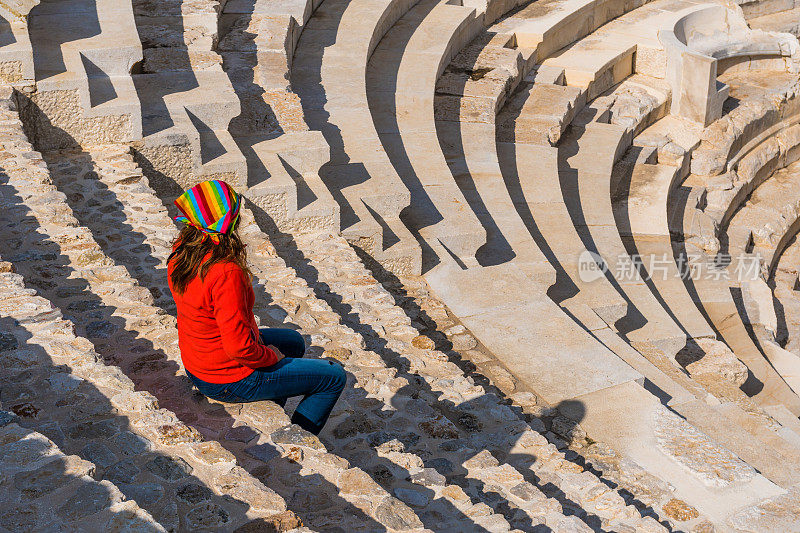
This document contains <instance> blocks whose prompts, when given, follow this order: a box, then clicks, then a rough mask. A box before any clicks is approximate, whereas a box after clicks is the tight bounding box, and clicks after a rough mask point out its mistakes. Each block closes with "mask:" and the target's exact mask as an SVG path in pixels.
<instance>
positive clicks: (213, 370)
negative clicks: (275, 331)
mask: <svg viewBox="0 0 800 533" xmlns="http://www.w3.org/2000/svg"><path fill="white" fill-rule="evenodd" d="M167 270H168V273H169V274H171V273H172V263H171V262H170V264H169V265H168V269H167ZM168 277H169V280H170V281H169V288H170V290H171V291H172V297H173V298H174V299H175V303H176V304H177V308H178V345H179V346H180V350H181V359H182V360H183V366H184V367H186V370H187V371H189V372H190V373H191V374H192V375H194V376H195V377H197V378H200V379H202V380H203V381H207V382H209V383H233V382H235V381H239V380H240V379H243V378H245V377H247V376H249V375H250V374H252V373H253V371H254V370H255V369H256V368H262V367H265V366H270V365H274V364H275V363H276V362H277V359H278V358H277V355H276V354H275V352H274V351H273V350H271V349H270V348H267V347H266V346H264V345H263V344H261V341H260V337H259V334H258V325H257V324H256V320H255V317H254V316H253V304H254V302H255V294H254V293H253V287H252V285H250V280H249V279H248V276H247V275H246V274H245V273H244V271H242V269H241V267H239V266H238V265H236V264H234V263H216V264H215V265H213V266H212V267H211V268H210V269H209V271H208V273H207V274H206V276H205V278H203V279H200V276H199V275H198V276H195V278H194V279H193V280H192V281H190V282H189V284H188V285H187V286H186V290H185V291H184V292H183V294H178V293H176V292H175V290H174V288H173V287H172V278H171V276H168Z"/></svg>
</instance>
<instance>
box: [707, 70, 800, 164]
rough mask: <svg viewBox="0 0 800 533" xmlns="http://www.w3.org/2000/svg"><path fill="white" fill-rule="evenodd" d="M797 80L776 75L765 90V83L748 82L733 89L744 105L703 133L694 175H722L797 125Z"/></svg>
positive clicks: (798, 107) (779, 74)
mask: <svg viewBox="0 0 800 533" xmlns="http://www.w3.org/2000/svg"><path fill="white" fill-rule="evenodd" d="M796 78H797V76H796V75H791V74H781V73H773V74H772V75H771V76H770V80H772V81H771V82H770V83H767V84H766V87H764V86H762V83H763V82H755V83H752V84H750V83H748V82H747V81H748V80H744V83H741V87H738V88H737V87H734V88H733V90H732V92H731V96H733V97H735V98H737V99H739V100H740V101H741V103H740V104H739V105H738V106H737V107H736V108H734V109H732V110H731V111H730V112H729V113H727V114H725V115H724V116H723V117H722V118H721V119H719V120H718V121H716V122H714V123H713V124H711V125H710V126H709V127H708V128H706V129H705V130H703V132H702V135H701V143H700V146H698V147H697V149H696V150H694V152H693V154H692V166H691V170H692V173H694V174H696V175H698V176H718V175H720V174H723V173H725V172H726V171H728V170H730V169H731V168H734V166H735V165H736V163H737V162H738V161H739V160H740V159H741V158H742V157H743V156H744V155H745V154H747V153H748V152H750V150H752V149H753V148H755V147H756V146H758V145H759V144H761V143H762V142H764V140H765V139H767V138H769V137H771V136H774V135H775V134H776V133H777V132H778V131H780V130H782V129H785V128H787V127H789V126H792V125H794V124H796V123H797V115H798V113H800V100H798V98H797V93H798V87H800V85H799V84H798V81H797V79H796ZM729 84H730V83H729ZM740 93H741V94H740Z"/></svg>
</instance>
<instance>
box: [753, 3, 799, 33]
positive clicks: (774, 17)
mask: <svg viewBox="0 0 800 533" xmlns="http://www.w3.org/2000/svg"><path fill="white" fill-rule="evenodd" d="M741 7H742V12H743V13H744V16H745V18H747V23H748V24H749V25H750V27H751V28H753V29H759V30H764V31H778V32H786V33H791V34H794V35H795V36H797V35H800V19H798V17H797V15H798V13H800V6H798V5H796V3H795V2H794V1H791V0H780V1H777V2H769V1H766V2H758V1H755V2H747V3H744V4H741Z"/></svg>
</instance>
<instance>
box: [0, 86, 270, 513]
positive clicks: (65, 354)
mask: <svg viewBox="0 0 800 533" xmlns="http://www.w3.org/2000/svg"><path fill="white" fill-rule="evenodd" d="M4 104H5V106H10V104H9V101H8V100H5V101H4ZM5 115H6V120H4V125H5V126H4V128H5V131H6V132H7V135H9V137H10V139H11V140H9V141H6V142H5V143H4V150H5V151H6V153H7V154H8V155H9V156H10V157H7V158H5V159H4V161H3V185H2V186H3V188H4V190H5V192H6V193H7V194H5V195H4V198H5V199H6V202H7V204H8V206H7V208H6V209H5V211H4V216H5V217H6V220H7V224H6V227H7V230H8V231H7V232H5V233H4V236H3V245H2V249H3V258H4V259H6V258H7V259H8V260H10V261H12V264H13V265H14V268H16V269H17V270H18V271H19V272H20V273H21V277H20V276H15V275H11V278H10V279H9V284H8V285H7V286H6V287H8V288H9V290H10V289H11V288H14V287H17V288H18V290H19V295H17V296H16V297H14V298H6V297H4V298H3V302H4V305H8V306H9V307H8V308H5V309H7V310H5V312H4V314H6V313H10V315H9V316H11V317H13V318H14V319H15V320H16V325H15V326H14V329H13V333H12V334H13V336H14V338H15V339H16V340H15V342H14V343H13V344H15V345H17V346H19V347H20V348H21V349H20V350H19V351H18V352H16V357H12V358H10V359H9V361H8V365H7V366H9V367H16V368H18V369H19V370H20V372H21V374H19V375H18V378H17V379H15V380H14V381H15V383H16V385H15V386H16V387H20V389H19V393H18V394H15V395H14V396H15V397H16V398H18V399H19V401H20V402H21V403H20V404H18V405H17V404H15V405H12V406H11V407H12V409H14V408H16V409H17V410H18V411H19V415H20V417H21V419H20V420H21V423H23V424H25V425H28V424H31V425H33V426H35V429H36V430H37V431H39V432H42V433H44V434H45V435H48V436H49V437H50V438H51V439H53V440H55V441H56V442H58V443H59V446H60V447H61V448H62V449H64V450H65V452H67V453H70V454H76V455H80V456H87V457H91V458H92V459H93V460H94V461H95V462H97V463H98V466H102V467H103V470H102V475H103V476H104V477H106V478H108V479H111V480H114V481H115V482H116V483H118V486H119V488H120V490H122V492H123V494H125V495H126V496H128V497H130V499H134V500H137V501H139V502H140V505H142V506H143V508H145V509H146V510H148V512H150V513H151V515H153V517H154V518H155V519H156V520H157V521H158V522H159V523H161V524H162V525H165V527H167V528H170V529H173V528H178V527H181V526H180V523H181V520H184V521H185V527H187V528H189V529H193V528H195V527H199V524H202V523H204V522H205V521H207V520H210V521H211V522H212V523H217V524H230V525H231V526H234V527H235V525H236V524H237V523H240V524H241V523H243V522H247V521H249V519H248V517H247V516H246V515H245V513H243V512H242V511H241V507H240V506H239V503H237V502H242V503H245V504H246V505H248V506H249V507H250V508H251V509H252V510H253V512H254V515H253V516H251V517H249V518H256V517H258V516H261V517H265V518H266V517H270V516H273V515H275V514H276V513H281V512H283V511H284V510H285V509H286V504H285V502H284V501H283V499H282V498H280V497H279V496H278V495H277V494H275V493H274V492H273V491H271V490H270V489H267V488H266V487H265V486H264V485H262V484H261V483H260V482H259V481H258V480H256V479H255V478H254V477H252V476H250V475H249V474H248V473H246V472H244V471H243V470H241V469H240V468H238V467H237V466H236V465H235V458H234V457H233V455H232V454H230V453H229V452H227V451H226V450H224V449H222V448H221V447H220V446H219V444H217V443H214V442H203V441H202V438H201V436H200V434H199V433H198V432H197V430H196V429H194V428H193V427H190V426H188V425H186V424H185V423H184V422H183V421H182V419H181V417H180V415H177V414H176V413H175V411H172V410H168V409H164V408H159V401H158V399H157V398H156V397H154V396H153V395H152V394H150V393H148V392H144V391H141V390H139V391H138V392H137V391H135V389H136V388H139V389H141V381H140V382H139V387H136V385H135V384H134V382H133V381H132V380H131V379H130V378H129V377H128V375H126V373H125V372H123V371H122V370H121V368H120V366H119V365H120V362H121V359H122V357H121V356H122V352H124V351H125V349H126V348H127V349H128V350H131V351H132V352H133V353H135V354H136V355H135V356H134V357H138V358H140V360H139V361H138V365H137V362H136V361H130V360H128V361H125V363H126V364H125V366H126V368H127V369H128V372H131V367H130V366H129V365H130V364H133V368H134V369H135V370H134V371H133V374H134V375H136V374H139V376H138V377H137V379H138V378H140V377H141V375H142V373H144V374H146V375H148V376H150V377H151V378H152V379H153V380H155V381H158V379H159V378H161V379H163V376H164V372H165V370H166V369H167V368H169V366H167V367H166V368H165V367H164V366H163V365H162V366H158V360H157V358H153V355H157V354H153V353H152V352H150V353H147V352H146V346H145V345H142V344H141V342H140V343H139V344H137V341H135V340H133V338H132V337H131V329H128V328H132V327H136V328H141V327H142V326H143V324H144V323H146V319H144V317H145V316H146V315H147V313H146V312H145V308H146V307H147V304H146V303H142V302H146V301H147V297H146V296H145V295H146V294H147V291H146V290H145V289H144V288H142V287H140V286H138V285H137V284H136V283H135V282H134V281H133V280H132V279H131V278H130V277H128V276H127V273H126V272H125V269H124V268H123V267H120V266H117V265H114V263H113V262H111V261H109V260H108V258H107V257H106V256H105V255H104V254H103V252H102V249H101V248H100V247H99V246H98V245H97V243H96V242H95V241H94V240H93V239H92V236H91V233H90V232H89V230H88V229H86V228H85V227H81V226H80V224H79V223H78V221H77V220H76V219H75V218H74V217H73V216H72V212H71V210H70V209H69V207H68V205H67V203H66V201H65V200H66V198H65V196H64V195H63V194H61V193H60V192H59V191H58V190H57V189H56V187H55V186H54V185H53V184H52V183H51V181H50V179H49V177H48V173H47V171H46V169H45V168H43V167H44V163H43V162H42V161H41V159H37V158H36V157H32V156H36V155H37V154H36V153H35V152H33V151H32V147H31V146H30V145H29V144H28V143H27V142H25V141H24V135H23V134H22V127H21V124H20V122H19V120H17V119H15V113H10V112H8V111H5ZM21 139H22V140H21ZM33 198H35V199H36V201H32V199H33ZM6 276H9V275H8V274H6ZM23 279H24V283H25V284H26V286H25V288H23V287H24V286H23V284H22V280H23ZM27 287H35V288H36V289H37V290H38V291H40V292H41V293H42V294H48V295H49V296H54V297H56V298H58V300H59V302H60V303H62V304H63V305H64V307H63V309H65V311H66V313H68V317H69V320H64V319H62V315H61V312H60V310H59V308H55V307H53V306H52V304H51V303H50V302H49V301H47V300H44V299H43V298H39V297H38V296H34V294H35V293H34V291H32V290H31V289H30V288H27ZM4 290H5V289H4ZM100 295H102V296H100ZM19 298H22V301H18V300H19ZM26 298H27V299H32V300H34V301H32V304H31V305H25V299H26ZM107 306H111V307H107ZM86 313H90V314H93V316H94V321H92V320H91V319H89V317H88V316H85V314H86ZM76 320H77V321H76ZM76 324H77V326H78V327H77V328H76V329H79V330H80V331H81V332H83V333H84V334H85V335H86V337H76V336H75V334H73V328H75V327H76V326H75V325H76ZM134 324H136V325H135V326H134ZM4 330H5V331H9V329H8V328H4ZM136 334H137V335H138V332H137V333H136ZM112 335H113V336H114V341H113V343H110V342H109V339H110V338H111V336H112ZM87 338H88V339H91V341H90V340H87ZM26 343H27V344H26ZM5 345H6V346H7V345H8V344H5ZM95 350H97V351H95ZM143 351H144V352H145V354H144V355H142V352H143ZM142 357H144V360H141V358H142ZM30 358H35V360H36V363H34V364H35V365H36V368H37V371H36V372H35V376H31V364H30V363H31V362H32V360H31V359H30ZM51 358H52V359H51ZM62 365H68V366H62ZM66 368H69V369H70V371H68V372H65V369H66ZM26 374H28V375H29V376H30V377H31V378H32V379H34V381H35V382H36V383H37V385H36V386H35V388H30V387H28V386H27V385H25V384H24V382H23V381H22V379H23V378H22V376H25V375H26ZM173 375H174V371H173ZM45 383H49V384H50V385H49V387H50V388H47V387H44V386H43V385H44V384H45ZM166 385H167V386H166V388H163V387H164V385H163V384H162V389H160V390H159V396H160V397H161V398H162V399H165V398H166V396H165V394H164V390H167V389H169V388H171V387H174V384H170V383H167V384H166ZM149 389H150V390H156V389H155V388H153V387H149ZM65 396H66V397H69V398H71V401H70V402H68V403H67V404H64V403H62V402H60V401H59V398H63V397H65ZM163 403H168V402H163ZM61 424H64V426H63V430H62V428H61ZM112 450H113V451H112ZM190 474H191V475H190ZM179 481H182V482H183V483H175V482H179ZM187 483H188V487H189V488H188V489H186V488H184V490H189V491H190V492H191V491H194V492H193V494H195V496H186V497H185V498H184V500H179V499H178V497H179V496H180V489H181V487H185V486H186V484H187ZM233 486H235V487H238V488H237V489H236V490H234V491H231V489H230V487H233ZM142 491H144V492H142ZM198 491H199V492H198ZM220 493H225V494H227V495H228V496H230V497H232V498H233V499H226V498H223V497H222V496H220V495H219V494H220ZM162 496H163V499H162ZM100 501H102V500H100ZM180 501H185V502H187V503H188V504H189V505H188V506H186V505H185V504H183V503H182V504H181V509H180V510H181V514H178V511H179V509H178V508H177V507H175V505H176V503H178V502H180ZM65 503H66V502H65ZM68 507H69V509H70V512H73V513H80V512H83V511H85V510H86V509H89V508H91V507H87V506H85V505H81V504H80V503H79V502H77V501H76V502H73V503H71V504H70V505H69V506H68ZM181 517H183V518H181Z"/></svg>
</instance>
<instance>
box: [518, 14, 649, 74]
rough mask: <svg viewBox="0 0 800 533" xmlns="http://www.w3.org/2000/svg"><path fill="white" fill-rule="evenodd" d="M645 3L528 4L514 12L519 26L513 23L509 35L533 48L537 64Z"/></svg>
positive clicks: (520, 43) (519, 42) (521, 43)
mask: <svg viewBox="0 0 800 533" xmlns="http://www.w3.org/2000/svg"><path fill="white" fill-rule="evenodd" d="M644 3H646V2H638V3H635V4H626V3H624V2H620V1H612V2H602V1H599V0H569V1H567V2H560V1H544V2H537V3H536V4H529V5H528V6H526V7H525V8H523V9H522V10H521V12H520V13H518V17H519V19H528V20H525V21H524V22H523V23H522V24H520V23H515V24H514V29H513V32H514V34H515V35H516V42H517V44H518V45H519V46H520V47H525V48H535V49H536V57H537V61H536V62H537V63H541V62H543V61H544V60H545V58H548V57H550V56H551V55H553V54H554V53H555V52H557V51H558V50H561V49H562V48H565V47H568V46H569V45H570V44H572V43H573V42H575V41H577V40H579V39H583V38H584V37H586V36H587V35H589V34H590V33H592V32H593V31H595V30H596V29H597V28H599V27H600V26H602V25H604V24H606V23H607V22H608V21H610V20H611V19H613V18H615V17H618V16H620V15H622V14H624V13H625V12H627V11H629V10H633V9H635V8H637V7H640V6H641V5H642V4H644Z"/></svg>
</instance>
